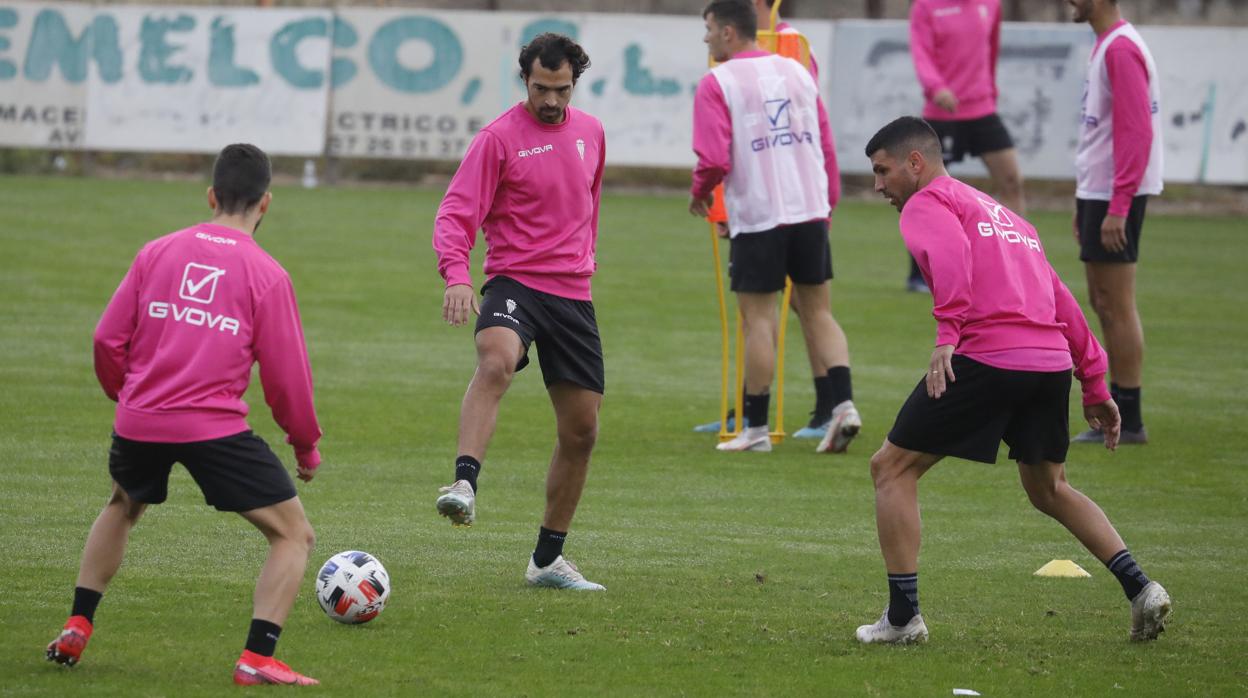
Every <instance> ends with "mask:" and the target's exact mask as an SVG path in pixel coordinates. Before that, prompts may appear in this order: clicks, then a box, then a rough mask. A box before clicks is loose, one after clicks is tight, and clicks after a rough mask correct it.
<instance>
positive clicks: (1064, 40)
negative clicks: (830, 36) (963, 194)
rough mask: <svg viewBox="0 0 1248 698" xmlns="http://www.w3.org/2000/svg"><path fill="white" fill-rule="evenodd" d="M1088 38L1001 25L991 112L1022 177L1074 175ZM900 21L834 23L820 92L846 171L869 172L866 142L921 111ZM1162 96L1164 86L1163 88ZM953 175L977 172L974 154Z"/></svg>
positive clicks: (1073, 31)
mask: <svg viewBox="0 0 1248 698" xmlns="http://www.w3.org/2000/svg"><path fill="white" fill-rule="evenodd" d="M1094 40H1095V37H1094V36H1093V34H1092V32H1091V30H1089V29H1088V28H1087V27H1084V26H1065V25H1046V24H1006V25H1004V27H1003V28H1002V32H1001V52H1000V57H999V60H998V63H997V85H998V86H999V89H1000V94H999V96H998V99H997V112H998V114H1000V116H1001V120H1002V121H1004V122H1005V126H1006V128H1007V129H1009V131H1010V135H1011V136H1012V137H1013V139H1014V144H1015V147H1016V148H1017V150H1018V156H1019V162H1020V164H1021V166H1022V170H1023V173H1024V175H1025V176H1027V177H1053V178H1061V179H1065V178H1070V177H1073V167H1074V153H1075V144H1076V143H1077V141H1078V136H1079V134H1078V127H1079V99H1080V96H1081V95H1082V89H1083V76H1084V71H1085V69H1086V65H1087V59H1088V52H1089V51H1090V50H1091V48H1092V45H1093V42H1094ZM909 41H910V40H909V27H908V25H907V23H906V22H900V21H896V22H879V21H875V22H868V21H844V22H837V23H836V47H835V50H834V54H833V57H832V63H833V65H834V66H836V70H835V76H834V77H833V80H832V90H831V93H830V94H831V96H830V97H828V98H826V99H827V102H828V112H829V115H830V118H831V120H832V125H833V131H834V132H835V134H836V138H837V142H836V146H837V158H838V162H839V163H840V165H841V169H842V170H843V171H846V172H857V173H866V172H870V171H871V168H870V163H869V162H868V161H867V158H866V156H865V155H864V154H863V150H862V149H863V148H864V147H865V146H866V144H867V141H868V140H870V139H871V136H873V135H874V134H875V132H876V131H877V130H879V128H880V127H881V126H883V125H884V124H886V123H888V122H889V121H891V120H893V119H895V118H897V117H899V116H903V115H907V114H911V115H919V114H921V113H922V111H923V91H922V88H921V87H920V86H919V81H918V78H917V77H915V73H914V63H913V61H912V60H911V58H910V42H909ZM1163 97H1164V91H1163ZM950 169H951V171H952V172H954V173H955V174H958V173H965V174H983V173H984V169H983V166H982V164H981V163H980V162H979V160H977V159H971V158H968V160H967V161H965V162H963V163H961V164H956V165H953V166H952V167H951V168H950Z"/></svg>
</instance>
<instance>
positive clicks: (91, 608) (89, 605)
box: [69, 587, 104, 623]
mask: <svg viewBox="0 0 1248 698" xmlns="http://www.w3.org/2000/svg"><path fill="white" fill-rule="evenodd" d="M102 598H104V594H103V592H99V591H96V590H95V589H88V588H86V587H74V607H73V610H71V611H70V612H69V615H71V616H86V618H87V622H88V623H95V608H96V607H97V606H99V605H100V599H102Z"/></svg>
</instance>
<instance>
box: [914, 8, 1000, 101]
mask: <svg viewBox="0 0 1248 698" xmlns="http://www.w3.org/2000/svg"><path fill="white" fill-rule="evenodd" d="M1000 49H1001V2H1000V0H914V4H913V5H911V7H910V56H911V57H912V58H913V60H914V72H915V73H917V74H918V78H919V84H921V85H922V86H923V96H924V98H925V99H926V102H925V103H924V105H923V118H925V119H937V120H946V121H966V120H969V119H978V118H980V117H983V116H988V115H989V114H992V113H995V112H996V111H997V56H998V54H999V53H1000ZM946 88H947V89H949V90H950V91H952V92H953V95H954V96H955V97H957V98H958V108H957V110H955V111H953V112H948V111H945V110H944V109H941V108H940V107H938V106H936V103H935V102H933V101H932V97H933V96H934V95H935V94H936V93H937V92H939V91H940V90H942V89H946Z"/></svg>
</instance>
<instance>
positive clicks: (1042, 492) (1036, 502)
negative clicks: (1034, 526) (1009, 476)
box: [1023, 481, 1059, 516]
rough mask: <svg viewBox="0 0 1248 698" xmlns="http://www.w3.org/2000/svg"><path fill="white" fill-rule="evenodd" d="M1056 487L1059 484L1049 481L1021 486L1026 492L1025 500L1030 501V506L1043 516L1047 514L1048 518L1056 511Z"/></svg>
mask: <svg viewBox="0 0 1248 698" xmlns="http://www.w3.org/2000/svg"><path fill="white" fill-rule="evenodd" d="M1058 487H1059V483H1057V482H1049V481H1044V482H1028V483H1026V484H1024V485H1023V489H1025V490H1026V491H1027V499H1029V500H1030V501H1031V505H1032V506H1033V507H1035V508H1036V510H1037V511H1039V512H1041V513H1043V514H1048V515H1049V516H1052V515H1053V512H1054V511H1055V510H1056V506H1055V505H1056V502H1057V488H1058Z"/></svg>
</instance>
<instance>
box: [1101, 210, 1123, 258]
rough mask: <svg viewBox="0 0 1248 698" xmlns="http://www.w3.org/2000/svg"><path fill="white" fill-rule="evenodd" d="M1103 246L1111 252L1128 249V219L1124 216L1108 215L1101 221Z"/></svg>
mask: <svg viewBox="0 0 1248 698" xmlns="http://www.w3.org/2000/svg"><path fill="white" fill-rule="evenodd" d="M1101 246H1102V247H1104V248H1105V249H1106V250H1109V251H1110V252H1122V251H1123V250H1125V249H1127V219H1126V218H1123V217H1122V216H1115V215H1107V216H1105V220H1104V221H1103V222H1102V223H1101Z"/></svg>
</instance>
